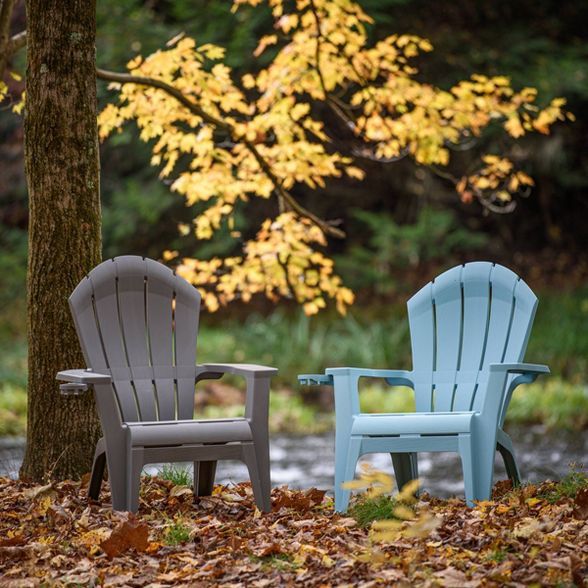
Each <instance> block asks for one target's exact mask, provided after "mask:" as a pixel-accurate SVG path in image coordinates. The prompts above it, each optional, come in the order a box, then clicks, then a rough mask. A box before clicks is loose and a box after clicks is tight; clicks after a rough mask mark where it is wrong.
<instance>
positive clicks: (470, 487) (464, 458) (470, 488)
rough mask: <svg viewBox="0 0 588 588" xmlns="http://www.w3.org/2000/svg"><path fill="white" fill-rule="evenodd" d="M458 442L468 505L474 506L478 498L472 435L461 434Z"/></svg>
mask: <svg viewBox="0 0 588 588" xmlns="http://www.w3.org/2000/svg"><path fill="white" fill-rule="evenodd" d="M458 444H459V445H458V448H459V456H460V458H461V467H462V470H463V485H464V490H465V500H466V504H467V505H468V506H474V503H473V501H474V500H476V487H475V466H474V455H473V450H472V439H471V437H470V435H460V436H459V441H458Z"/></svg>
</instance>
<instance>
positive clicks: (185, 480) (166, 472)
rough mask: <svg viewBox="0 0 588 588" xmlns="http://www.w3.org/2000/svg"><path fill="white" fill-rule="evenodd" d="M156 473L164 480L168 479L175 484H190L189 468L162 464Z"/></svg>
mask: <svg viewBox="0 0 588 588" xmlns="http://www.w3.org/2000/svg"><path fill="white" fill-rule="evenodd" d="M158 475H159V477H160V478H163V479H164V480H169V481H170V482H172V483H173V484H174V485H175V486H190V485H191V484H192V475H191V474H190V470H189V469H187V468H183V467H180V466H175V465H170V464H164V465H163V467H162V468H161V471H160V472H159V474H158Z"/></svg>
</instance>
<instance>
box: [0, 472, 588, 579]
mask: <svg viewBox="0 0 588 588" xmlns="http://www.w3.org/2000/svg"><path fill="white" fill-rule="evenodd" d="M575 475H576V476H577V474H575ZM582 476H583V478H582V480H583V482H580V483H578V484H576V486H574V491H569V489H568V490H566V491H565V492H562V491H561V488H563V487H564V486H562V484H563V482H562V483H560V484H558V483H555V482H545V483H543V484H540V485H528V486H523V487H522V488H517V489H512V488H511V487H510V484H509V483H508V482H499V483H498V484H497V485H496V486H495V489H494V496H493V500H491V501H485V502H481V503H479V504H478V505H477V506H476V507H475V508H473V509H468V508H466V507H465V504H464V501H463V500H460V499H450V500H441V499H437V498H432V497H430V496H428V495H426V494H424V495H422V496H420V497H419V498H418V499H416V498H414V490H415V487H414V486H410V487H408V488H407V489H406V491H405V492H401V493H399V494H397V495H396V497H393V498H392V499H393V500H396V502H394V505H393V508H392V509H391V510H390V512H391V513H392V514H391V515H390V516H391V518H390V520H387V521H378V522H376V523H375V524H373V525H372V526H369V525H365V526H362V525H360V524H358V523H357V521H356V520H355V519H354V518H353V517H351V516H349V515H341V514H337V513H334V512H333V501H332V499H331V498H330V497H329V496H328V495H326V493H325V492H324V491H323V490H317V489H315V488H313V489H310V490H306V491H301V490H290V489H288V488H287V487H285V486H284V487H280V488H275V489H274V490H273V491H272V511H271V512H270V513H267V514H264V513H261V512H260V511H259V510H257V509H256V508H255V503H254V501H253V496H252V492H251V487H250V485H249V484H245V483H243V484H237V485H233V486H216V487H215V489H214V492H213V495H212V496H207V497H200V498H194V497H193V495H192V494H191V493H188V492H184V491H182V492H178V491H177V490H175V489H176V488H178V487H177V486H175V485H174V484H173V482H171V481H169V480H164V479H160V478H145V479H144V480H143V484H142V490H141V498H140V509H139V512H138V513H137V514H136V515H132V514H129V513H118V512H113V511H112V510H111V508H110V495H109V493H108V490H107V486H108V485H107V484H105V487H106V488H105V489H104V490H103V491H102V493H101V495H100V500H99V501H92V500H89V499H88V497H87V492H86V489H85V487H84V486H83V485H81V484H80V483H77V482H72V481H65V482H54V483H52V484H48V485H45V486H38V485H34V484H31V483H27V482H24V481H15V480H10V479H6V478H0V586H1V587H6V588H12V587H19V588H21V587H23V588H26V587H28V586H31V587H36V586H71V585H83V586H133V587H134V586H202V587H206V586H218V585H223V586H229V587H233V588H239V587H246V586H259V587H262V586H289V585H297V586H322V587H329V586H361V587H364V588H367V587H370V586H390V585H398V586H415V585H422V586H456V587H457V586H459V587H466V586H513V587H516V586H523V585H525V586H527V585H536V586H585V585H586V584H584V582H585V578H586V576H587V575H588V479H587V478H586V476H585V474H582ZM375 478H376V480H377V481H378V483H379V485H380V486H381V487H383V488H384V489H385V490H386V491H388V490H389V484H388V482H387V481H386V480H384V479H383V478H381V477H377V476H375ZM568 486H569V485H568ZM356 487H357V489H360V484H356ZM376 494H377V493H376ZM398 497H400V498H401V500H400V501H398ZM375 499H378V500H382V499H383V496H382V495H381V494H380V495H377V496H375V497H374V496H370V495H369V493H367V494H364V495H362V496H360V497H359V498H358V499H357V500H356V504H357V503H359V502H361V501H362V500H363V501H365V500H375ZM350 512H353V509H352V510H351V511H350Z"/></svg>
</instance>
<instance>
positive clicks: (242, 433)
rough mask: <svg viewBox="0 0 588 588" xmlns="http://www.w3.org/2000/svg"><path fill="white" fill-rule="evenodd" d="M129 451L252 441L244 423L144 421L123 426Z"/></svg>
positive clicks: (232, 421) (240, 421) (243, 421)
mask: <svg viewBox="0 0 588 588" xmlns="http://www.w3.org/2000/svg"><path fill="white" fill-rule="evenodd" d="M125 427H127V429H128V431H129V434H130V437H131V446H132V447H158V446H162V445H185V444H198V443H231V442H234V441H252V439H253V438H252V435H251V427H250V426H249V421H247V420H246V419H243V418H241V419H215V420H211V419H207V420H201V421H198V420H178V421H147V422H145V421H143V422H140V423H126V424H125Z"/></svg>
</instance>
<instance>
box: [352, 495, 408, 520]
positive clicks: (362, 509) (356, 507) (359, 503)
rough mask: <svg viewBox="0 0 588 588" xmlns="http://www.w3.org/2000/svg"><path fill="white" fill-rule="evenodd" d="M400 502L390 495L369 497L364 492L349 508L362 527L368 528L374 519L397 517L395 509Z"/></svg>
mask: <svg viewBox="0 0 588 588" xmlns="http://www.w3.org/2000/svg"><path fill="white" fill-rule="evenodd" d="M397 506H398V503H397V502H396V501H395V500H394V499H392V498H390V496H386V495H381V496H377V497H376V498H369V497H367V496H366V495H365V494H362V495H361V496H360V497H359V498H358V499H357V500H356V501H355V502H354V503H352V505H351V507H350V509H349V515H350V516H352V517H353V518H354V519H355V520H356V521H357V524H358V525H359V526H360V527H363V528H368V527H370V526H371V524H372V523H373V522H374V521H383V520H390V519H396V518H397V517H396V516H395V514H394V510H395V509H396V507H397Z"/></svg>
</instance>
